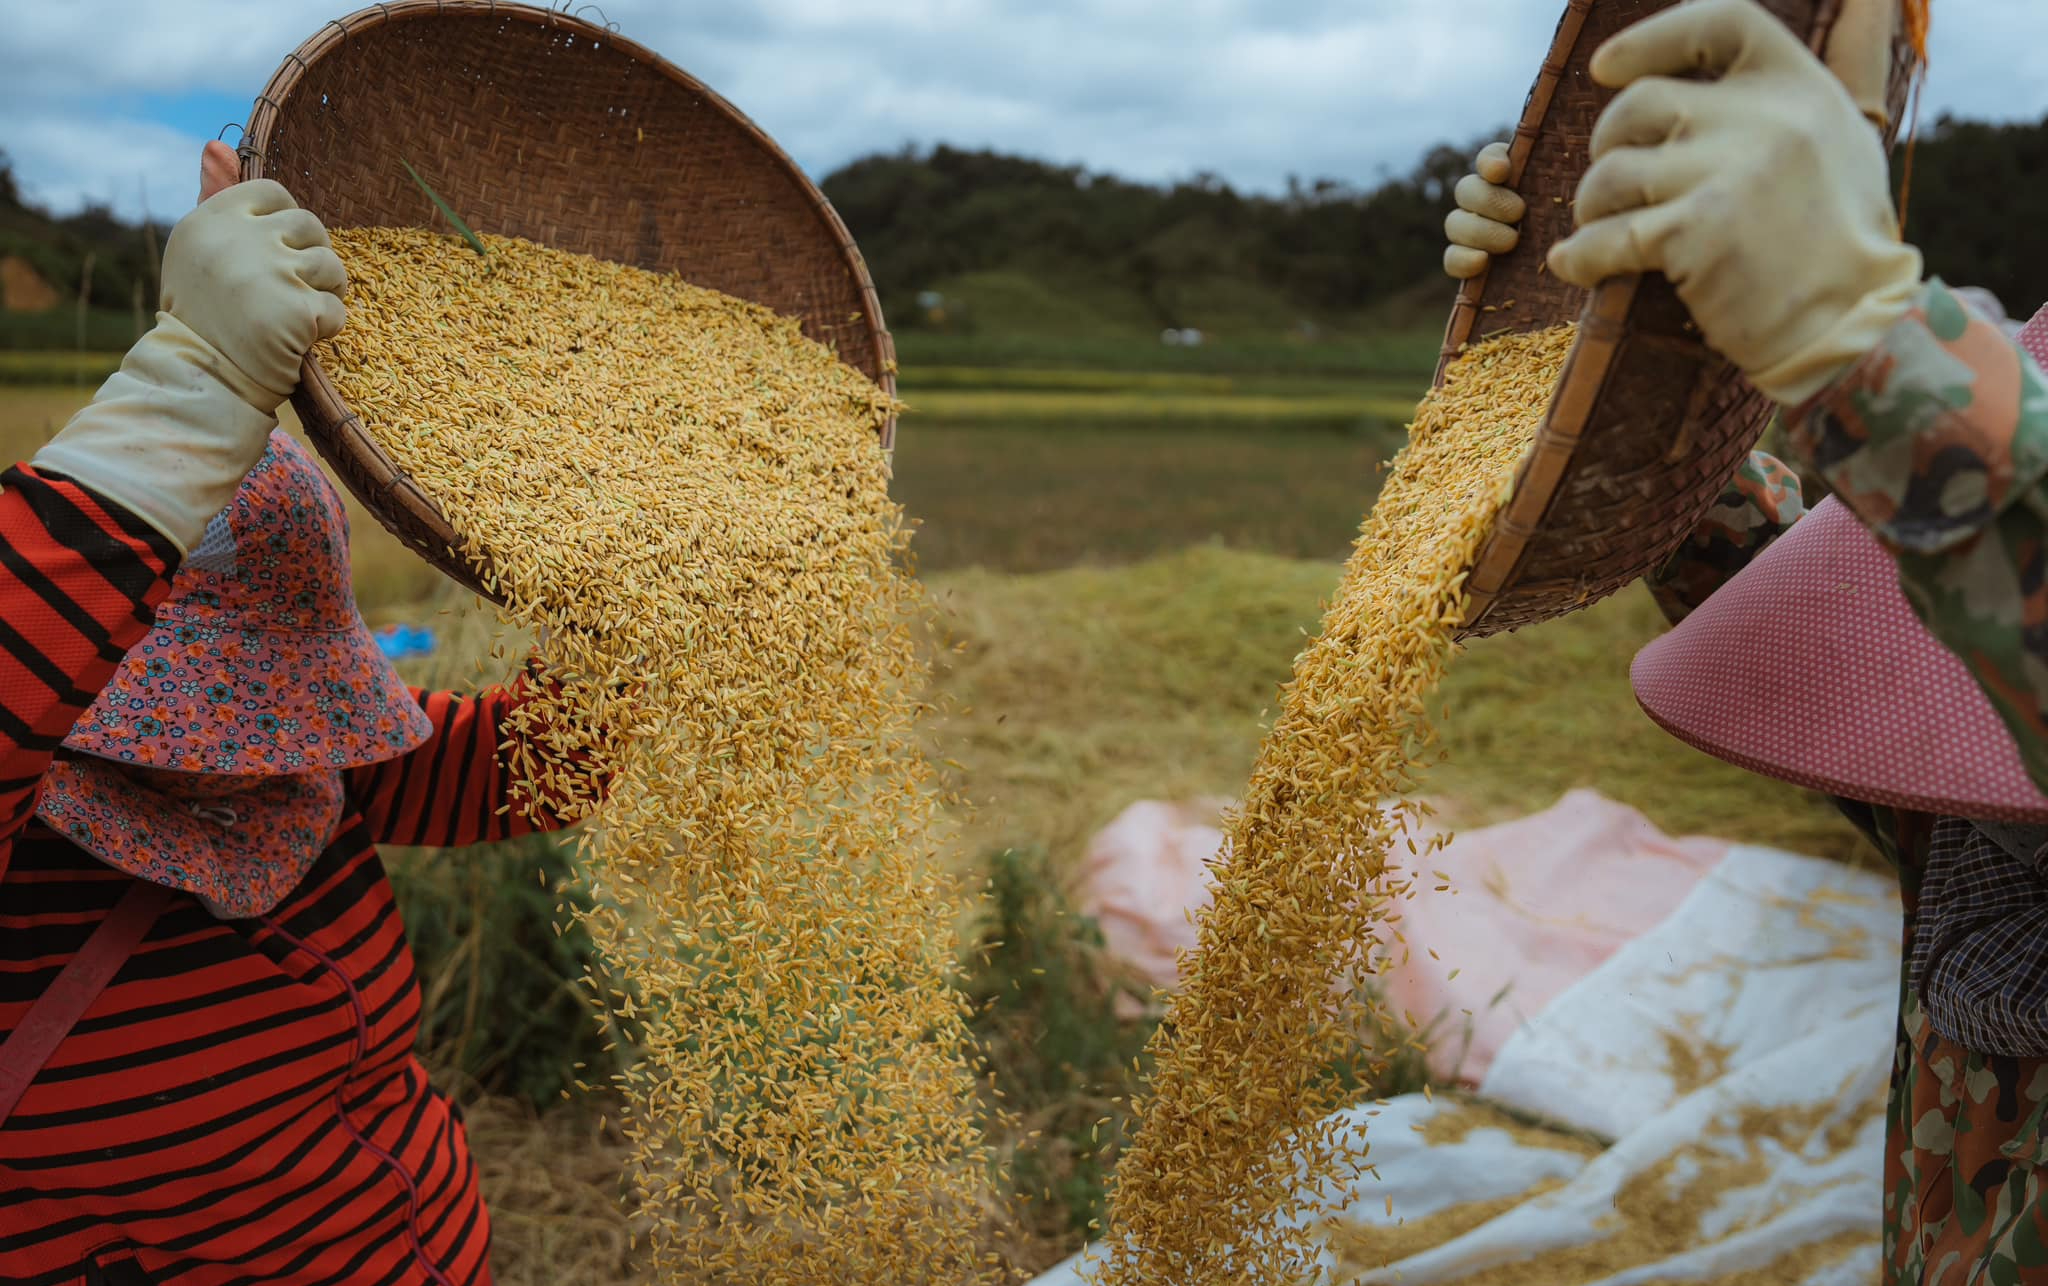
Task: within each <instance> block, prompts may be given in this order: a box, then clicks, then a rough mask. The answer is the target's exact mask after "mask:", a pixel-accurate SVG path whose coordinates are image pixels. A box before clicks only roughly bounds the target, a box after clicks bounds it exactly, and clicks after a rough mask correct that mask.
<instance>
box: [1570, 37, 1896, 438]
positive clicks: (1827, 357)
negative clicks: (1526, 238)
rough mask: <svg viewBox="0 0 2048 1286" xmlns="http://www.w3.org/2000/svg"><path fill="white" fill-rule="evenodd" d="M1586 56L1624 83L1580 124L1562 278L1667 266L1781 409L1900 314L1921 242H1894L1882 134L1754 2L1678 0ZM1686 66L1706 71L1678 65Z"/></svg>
mask: <svg viewBox="0 0 2048 1286" xmlns="http://www.w3.org/2000/svg"><path fill="white" fill-rule="evenodd" d="M1591 70H1592V74H1593V78H1594V79H1595V80H1597V81H1599V82H1600V83H1601V84H1603V85H1608V86H1612V87H1615V88H1620V89H1622V92H1621V94H1620V95H1619V96H1618V97H1616V98H1615V100H1614V101H1613V102H1612V103H1611V104H1609V106H1608V108H1607V110H1606V111H1605V112H1603V113H1602V114H1601V116H1600V120H1599V123H1598V124H1597V125H1595V127H1594V130H1593V138H1592V155H1593V158H1594V160H1593V164H1592V166H1591V168H1589V169H1588V170H1587V171H1586V174H1585V177H1584V179H1582V180H1581V181H1580V184H1579V192H1578V218H1579V222H1580V227H1579V230H1578V231H1577V232H1576V233H1574V234H1573V235H1572V236H1571V237H1569V238H1567V239H1565V240H1564V241H1561V242H1559V243H1558V244H1557V245H1555V246H1553V247H1552V248H1551V251H1550V270H1551V271H1552V272H1554V273H1556V274H1557V276H1558V277H1560V278H1562V279H1563V280H1565V281H1569V282H1573V283H1575V284H1577V285H1581V286H1593V285H1595V284H1597V283H1599V282H1600V281H1602V280H1604V279H1606V278H1608V277H1612V276H1616V275H1619V274H1622V273H1632V272H1648V271H1658V272H1662V273H1664V274H1665V275H1666V276H1667V277H1669V278H1670V279H1671V281H1672V283H1673V284H1674V285H1675V286H1676V287H1677V289H1678V293H1679V296H1680V297H1681V298H1682V299H1684V300H1685V303H1686V306H1687V307H1689V308H1690V309H1691V310H1692V314H1693V317H1694V319H1695V320H1696V321H1697V322H1698V323H1699V326H1700V329H1701V331H1702V332H1703V333H1704V334H1705V336H1706V339H1707V342H1708V343H1709V344H1712V345H1713V346H1714V347H1715V348H1716V349H1718V350H1720V352H1721V353H1722V354H1723V355H1724V356H1726V357H1727V358H1728V359H1729V360H1730V361H1732V362H1734V363H1735V364H1736V365H1737V366H1738V367H1740V368H1741V369H1742V371H1743V372H1744V373H1745V374H1746V375H1748V376H1749V378H1750V381H1751V382H1752V383H1753V384H1755V385H1756V386H1757V388H1759V389H1761V390H1762V391H1763V392H1765V393H1767V394H1769V395H1770V396H1771V397H1772V398H1774V399H1776V400H1777V401H1778V402H1780V403H1783V404H1786V405H1795V404H1797V403H1800V402H1803V401H1805V400H1806V399H1807V398H1809V397H1811V396H1812V395H1813V394H1815V393H1818V392H1819V391H1820V390H1821V389H1822V388H1824V387H1826V386H1827V385H1828V384H1829V383H1830V382H1831V381H1832V380H1834V379H1835V378H1836V376H1838V375H1839V374H1841V373H1842V372H1843V371H1844V370H1846V369H1847V368H1848V367H1849V366H1850V365H1851V364H1853V363H1854V362H1855V361H1856V360H1857V359H1858V358H1860V357H1862V356H1863V355H1864V354H1865V353H1867V352H1868V351H1869V350H1870V349H1871V348H1872V347H1874V346H1875V345H1876V344H1877V342H1878V341H1879V340H1880V339H1881V338H1882V337H1883V336H1884V333H1885V332H1886V331H1887V330H1888V329H1890V328H1891V326H1892V325H1893V324H1894V323H1895V322H1897V321H1898V320H1899V319H1900V318H1901V317H1903V316H1904V315H1905V313H1906V311H1907V308H1908V307H1909V305H1910V304H1911V302H1912V300H1913V298H1914V296H1915V294H1916V293H1917V291H1918V290H1919V287H1920V274H1921V263H1920V254H1919V252H1918V251H1917V250H1914V249H1913V248H1912V247H1911V246H1908V245H1905V244H1903V243H1901V241H1900V240H1899V233H1898V218H1897V215H1896V214H1895V213H1894V211H1893V208H1892V201H1891V193H1890V191H1889V188H1888V183H1889V176H1888V174H1887V172H1886V167H1885V155H1884V148H1883V144H1882V142H1881V141H1880V139H1879V137H1878V134H1877V132H1876V131H1875V130H1874V129H1872V128H1871V125H1870V123H1869V122H1868V121H1867V120H1865V119H1864V117H1863V115H1862V113H1861V112H1860V111H1859V110H1858V108H1857V106H1856V103H1855V102H1854V101H1853V100H1852V99H1851V98H1850V96H1849V92H1848V91H1847V90H1846V89H1844V88H1843V87H1842V84H1841V82H1840V81H1838V80H1837V79H1836V78H1835V77H1834V76H1833V75H1832V74H1831V73H1830V72H1829V71H1828V69H1827V68H1826V67H1824V66H1823V65H1822V64H1821V63H1820V61H1819V60H1818V59H1816V58H1815V57H1814V56H1813V54H1812V53H1811V52H1809V51H1808V50H1807V48H1806V46H1805V45H1803V44H1801V43H1800V42H1799V41H1798V40H1797V39H1796V38H1795V37H1794V36H1793V35H1792V33H1791V32H1790V31H1789V30H1787V29H1786V27H1785V26H1784V24H1782V23H1780V22H1779V21H1778V20H1777V19H1776V18H1773V17H1772V16H1771V15H1770V14H1769V13H1768V12H1767V11H1765V10H1764V9H1763V7H1762V6H1760V5H1758V4H1757V3H1756V2H1755V0H1688V3H1685V4H1681V5H1678V6H1676V7H1674V8H1671V9H1667V10H1665V11H1664V12H1663V13H1660V14H1658V15H1657V16H1655V17H1653V18H1648V19H1645V20H1644V21H1642V22H1640V23H1637V24H1636V25H1635V26H1633V27H1630V28H1628V29H1627V30H1625V31H1623V32H1621V33H1620V34H1619V35H1617V36H1615V37H1613V38H1612V39H1610V40H1609V41H1608V42H1607V43H1606V44H1604V45H1602V46H1601V47H1600V49H1599V50H1598V52H1596V53H1595V54H1594V56H1593V61H1592V68H1591ZM1694 72H1707V73H1711V74H1715V75H1717V76H1718V79H1716V80H1713V81H1705V82H1701V81H1692V80H1681V79H1677V77H1680V76H1684V75H1687V74H1688V73H1694ZM1623 87H1625V88H1623Z"/></svg>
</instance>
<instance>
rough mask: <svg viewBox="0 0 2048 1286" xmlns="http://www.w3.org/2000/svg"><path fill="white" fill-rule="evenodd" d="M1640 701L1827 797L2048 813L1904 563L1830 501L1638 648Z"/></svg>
mask: <svg viewBox="0 0 2048 1286" xmlns="http://www.w3.org/2000/svg"><path fill="white" fill-rule="evenodd" d="M1630 678H1631V679H1632V680H1633V681H1634V683H1635V690H1636V699H1637V700H1638V701H1640V702H1641V703H1642V706H1643V709H1644V710H1645V711H1646V712H1648V714H1649V716H1650V717H1651V718H1652V719H1655V720H1656V721H1657V722H1658V724H1660V725H1662V726H1663V728H1664V729H1665V730H1666V731H1667V732H1670V733H1671V734H1672V735H1673V736H1675V737H1677V738H1678V739H1679V740H1681V741H1683V742H1685V743H1687V744H1688V745H1691V746H1694V747H1697V748H1698V749H1700V750H1704V751H1706V752H1707V753H1708V754H1710V755H1713V756H1714V757H1716V758H1718V759H1725V760H1727V761H1729V762H1730V763H1734V764H1740V765H1741V766H1742V767H1744V768H1748V769H1750V770H1751V771H1753V772H1758V773H1762V774H1763V775H1764V776H1766V777H1775V778H1778V779H1779V780H1781V781H1789V782H1792V783H1794V784H1796V785H1800V786H1806V787H1809V788H1811V789H1813V790H1820V791H1825V792H1827V793H1828V794H1831V795H1840V796H1845V797H1847V798H1850V799H1858V800H1862V801H1864V802H1866V803H1872V804H1884V805H1888V806H1890V807H1893V808H1905V809H1911V810H1914V811H1916V812H1930V813H1940V814H1943V815H1946V816H1954V817H1969V818H1976V819H1982V820H1986V821H2008V822H2048V796H2044V795H2043V794H2042V793H2041V792H2040V791H2039V790H2038V789H2036V788H2035V786H2034V784H2033V782H2032V780H2031V779H2029V778H2028V776H2027V773H2026V769H2025V768H2024V767H2023V766H2022V765H2021V762H2020V756H2019V751H2018V749H2017V748H2016V747H2015V745H2014V743H2013V739H2012V734H2011V733H2009V732H2007V731H2006V728H2005V724H2004V723H2003V721H2001V720H2000V719H1999V717H1998V713H1997V711H1996V710H1994V709H1993V708H1992V705H1991V702H1990V700H1989V699H1988V698H1986V697H1985V695H1984V692H1983V690H1982V689H1981V688H1979V687H1978V686H1977V681H1976V680H1975V679H1974V678H1972V677H1971V675H1970V672H1969V670H1968V669H1967V668H1965V667H1964V665H1963V663H1962V662H1961V661H1959V660H1957V659H1956V656H1955V654H1954V653H1952V652H1950V651H1949V650H1948V649H1947V648H1945V647H1943V646H1942V645H1941V643H1940V641H1939V640H1937V639H1936V638H1935V637H1934V636H1933V635H1932V634H1930V633H1928V631H1927V627H1926V626H1924V625H1922V624H1921V623H1920V619H1919V618H1918V617H1917V616H1915V615H1914V614H1913V609H1912V607H1911V606H1909V605H1908V604H1907V602H1906V596H1905V594H1904V593H1903V592H1902V591H1901V590H1900V589H1899V582H1898V566H1897V564H1896V563H1894V562H1893V561H1892V558H1891V556H1890V555H1889V554H1887V553H1886V552H1885V550H1884V547H1883V546H1881V545H1879V544H1878V543H1877V540H1876V538H1875V537H1873V536H1872V535H1871V534H1870V533H1869V531H1867V530H1866V529H1865V528H1864V526H1863V524H1862V523H1861V522H1859V521H1857V519H1856V517H1855V515H1854V514H1852V513H1850V512H1849V510H1848V509H1847V508H1845V507H1844V506H1843V505H1842V504H1841V503H1840V502H1839V501H1837V500H1835V499H1833V498H1829V499H1827V500H1824V501H1822V502H1821V503H1820V504H1819V505H1818V506H1816V507H1815V508H1814V510H1813V512H1812V513H1809V514H1808V515H1806V516H1805V517H1804V518H1801V519H1800V520H1799V521H1798V522H1797V523H1794V524H1793V527H1792V530H1791V531H1789V532H1786V533H1785V534H1784V535H1783V536H1780V537H1779V538H1778V539H1777V541H1776V542H1775V543H1773V544H1772V545H1771V547H1770V548H1769V549H1766V550H1765V551H1764V552H1763V553H1762V554H1760V555H1758V556H1757V559H1756V561H1755V562H1753V563H1751V564H1750V565H1749V566H1748V567H1746V568H1744V569H1743V570H1742V572H1741V574H1739V575H1737V576H1736V577H1735V578H1734V579H1732V580H1730V581H1729V582H1728V583H1727V584H1726V585H1724V586H1722V587H1721V588H1720V589H1719V590H1717V591H1716V592H1715V593H1714V595H1713V597H1711V598H1709V599H1708V600H1707V601H1706V602H1705V603H1703V604H1701V605H1700V607H1699V608H1698V609H1697V610H1695V611H1694V612H1693V613H1692V614H1691V615H1690V616H1688V617H1686V618H1685V620H1684V621H1683V622H1682V623H1681V624H1680V625H1679V626H1678V627H1677V628H1675V629H1673V630H1672V631H1671V632H1670V633H1668V634H1666V635H1664V636H1663V637H1662V638H1660V639H1658V640H1657V641H1656V642H1654V643H1652V644H1650V645H1649V646H1648V647H1646V648H1644V649H1643V650H1642V651H1641V652H1639V653H1638V654H1637V655H1636V659H1635V664H1634V666H1632V667H1631V669H1630Z"/></svg>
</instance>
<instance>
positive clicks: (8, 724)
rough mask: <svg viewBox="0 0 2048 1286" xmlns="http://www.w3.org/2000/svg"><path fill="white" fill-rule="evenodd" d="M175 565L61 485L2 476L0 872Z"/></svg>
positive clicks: (21, 473) (145, 628)
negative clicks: (65, 745) (56, 762)
mask: <svg viewBox="0 0 2048 1286" xmlns="http://www.w3.org/2000/svg"><path fill="white" fill-rule="evenodd" d="M178 558H179V554H178V550H177V548H176V546H174V545H172V544H171V542H170V541H169V540H167V539H166V538H165V537H164V536H163V534H162V533H161V532H159V531H157V530H156V528H154V527H153V526H151V525H150V524H148V523H146V522H144V521H142V520H141V519H140V518H138V517H136V516H135V515H134V514H133V513H130V512H129V511H128V510H127V509H125V508H123V507H122V506H120V505H117V504H114V503H112V502H111V501H109V500H108V499H107V498H106V497H104V496H101V495H98V494H96V493H94V492H93V491H92V490H90V489H89V488H86V487H83V486H80V485H79V484H78V483H76V482H74V481H72V480H71V479H69V478H65V477H62V476H60V475H57V474H54V473H48V472H44V471H41V470H38V469H36V468H34V467H32V466H16V467H15V468H12V469H9V470H7V471H6V473H5V474H4V475H0V870H4V869H5V868H6V865H7V853H8V851H9V850H10V849H11V848H12V846H13V843H14V839H15V837H16V836H17V835H19V834H20V831H21V828H22V826H23V825H25V824H26V823H27V821H28V819H29V818H30V816H32V815H33V814H34V812H35V807H36V797H37V791H38V787H39V786H40V784H41V781H42V777H43V773H44V771H45V770H46V769H47V768H48V767H49V765H50V759H51V756H52V755H54V754H55V753H56V750H57V747H58V745H59V743H61V742H62V741H63V740H64V738H65V736H66V735H67V734H68V733H69V732H70V731H71V726H72V725H73V724H74V723H76V722H77V721H78V718H79V716H80V715H82V714H84V713H85V710H86V708H87V707H88V706H90V705H91V704H92V703H93V701H94V700H95V699H96V698H97V697H98V696H99V693H100V690H101V689H102V688H104V687H106V685H107V684H108V682H109V681H111V680H112V679H113V677H114V672H115V670H116V669H118V668H119V666H120V664H121V659H122V657H123V656H125V655H126V653H127V651H128V649H129V648H131V647H134V646H135V645H136V644H137V643H139V642H141V641H142V637H143V635H145V634H147V633H148V632H149V628H150V624H151V622H152V620H153V618H154V615H155V611H156V607H157V605H158V604H159V603H161V602H162V601H163V599H164V596H165V595H166V594H168V593H169V592H170V577H171V572H172V569H173V568H174V567H175V566H176V564H177V562H178Z"/></svg>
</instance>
